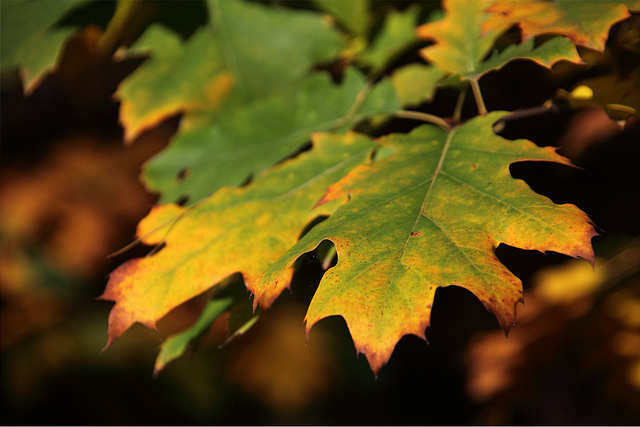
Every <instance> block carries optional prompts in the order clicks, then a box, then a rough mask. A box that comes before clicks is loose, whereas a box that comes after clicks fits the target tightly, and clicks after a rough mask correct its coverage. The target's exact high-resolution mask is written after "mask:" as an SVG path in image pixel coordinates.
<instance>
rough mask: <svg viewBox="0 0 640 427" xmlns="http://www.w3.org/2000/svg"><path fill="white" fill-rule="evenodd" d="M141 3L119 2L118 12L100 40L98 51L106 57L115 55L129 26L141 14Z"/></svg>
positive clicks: (124, 0)
mask: <svg viewBox="0 0 640 427" xmlns="http://www.w3.org/2000/svg"><path fill="white" fill-rule="evenodd" d="M140 5H141V2H139V1H135V0H118V3H117V4H116V11H115V13H114V14H113V17H112V18H111V20H110V21H109V24H107V29H106V30H105V32H104V34H103V35H102V37H101V38H100V40H98V49H99V51H100V52H101V53H102V54H104V55H105V56H108V55H111V54H113V52H115V50H116V49H117V48H118V43H120V42H121V39H122V34H123V33H124V32H125V29H126V27H127V25H129V24H130V22H131V20H132V19H133V18H134V17H135V15H136V13H138V12H139V8H140Z"/></svg>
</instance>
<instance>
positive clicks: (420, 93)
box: [391, 64, 447, 107]
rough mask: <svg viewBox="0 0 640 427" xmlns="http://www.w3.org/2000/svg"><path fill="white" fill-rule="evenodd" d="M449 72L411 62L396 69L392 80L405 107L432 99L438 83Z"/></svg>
mask: <svg viewBox="0 0 640 427" xmlns="http://www.w3.org/2000/svg"><path fill="white" fill-rule="evenodd" d="M446 75H447V73H446V72H445V71H442V70H441V69H439V68H436V67H431V66H428V65H422V64H409V65H406V66H404V67H402V68H399V69H398V70H396V71H394V72H393V74H392V75H391V81H392V82H393V86H394V87H395V89H396V92H397V93H398V98H399V99H400V104H402V106H403V107H406V106H414V105H417V104H420V103H422V102H425V101H430V100H431V99H432V98H433V95H434V93H435V90H436V87H437V85H436V84H437V83H438V82H439V81H440V80H442V79H443V78H444V77H445V76H446Z"/></svg>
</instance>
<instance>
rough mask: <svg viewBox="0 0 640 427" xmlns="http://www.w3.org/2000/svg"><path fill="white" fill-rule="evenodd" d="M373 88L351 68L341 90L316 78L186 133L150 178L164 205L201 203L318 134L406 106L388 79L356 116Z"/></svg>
mask: <svg viewBox="0 0 640 427" xmlns="http://www.w3.org/2000/svg"><path fill="white" fill-rule="evenodd" d="M365 86H366V81H365V79H364V77H363V76H362V75H361V74H360V73H359V72H358V71H356V70H354V69H348V70H347V72H346V74H345V76H344V79H343V81H342V84H341V85H339V86H337V85H335V84H334V83H333V82H331V79H330V77H329V76H328V75H326V74H323V73H317V74H313V75H311V76H309V78H307V79H306V80H305V81H304V82H303V84H302V85H301V86H300V87H299V90H298V92H297V93H296V94H295V97H294V98H293V99H290V98H288V97H283V96H272V97H269V98H265V99H262V100H260V101H257V102H254V103H252V104H251V105H248V106H246V107H245V108H243V109H241V110H238V111H235V110H232V111H229V112H226V111H225V112H223V114H222V115H221V116H218V117H217V119H218V120H215V121H214V122H213V123H212V124H209V125H208V126H205V125H200V126H199V127H195V128H191V129H189V130H185V131H180V132H179V133H178V135H177V136H176V137H175V138H174V140H173V141H172V142H171V144H170V145H169V147H168V148H167V149H165V150H164V151H163V152H162V153H160V154H159V155H157V156H156V157H154V158H153V159H152V160H151V161H150V162H149V163H148V164H146V165H145V167H144V170H143V179H144V181H145V183H146V184H147V186H148V187H149V188H150V189H152V190H155V191H158V192H161V202H163V203H168V202H175V201H176V200H178V199H180V198H181V197H185V196H186V197H188V198H189V201H190V203H193V202H196V201H197V200H199V199H201V198H202V197H205V196H207V195H209V194H211V193H213V192H214V191H216V190H217V189H219V188H221V187H224V186H234V185H240V184H241V183H242V182H244V181H246V180H247V178H249V177H250V176H251V175H252V174H258V173H259V172H260V171H261V170H262V169H263V168H267V167H269V166H272V165H273V164H275V163H277V162H278V161H279V160H281V159H282V158H284V157H286V156H289V155H291V154H292V153H293V152H295V150H296V149H298V148H299V147H300V146H301V145H302V144H304V143H306V142H307V141H309V138H310V135H311V134H312V133H314V132H323V131H328V130H330V129H333V128H336V127H339V126H340V125H346V126H352V125H353V124H354V123H357V122H358V121H360V120H362V119H363V118H366V117H369V116H371V115H375V114H381V113H385V112H391V111H395V110H397V109H398V108H399V103H398V101H397V96H396V94H395V91H394V88H393V87H392V85H391V84H390V83H389V82H382V83H379V84H378V85H376V86H375V87H374V88H373V89H372V91H371V92H370V93H369V94H368V96H367V97H366V99H365V100H364V102H363V104H362V105H361V106H360V108H358V109H356V110H353V111H352V107H353V106H354V104H356V101H357V99H358V97H359V96H360V93H361V92H362V91H363V89H364V88H365ZM185 172H186V173H185Z"/></svg>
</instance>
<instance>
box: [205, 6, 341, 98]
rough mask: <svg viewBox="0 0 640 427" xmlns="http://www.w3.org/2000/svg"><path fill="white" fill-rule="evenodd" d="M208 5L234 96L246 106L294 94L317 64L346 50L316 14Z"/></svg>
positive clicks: (258, 7) (263, 7)
mask: <svg viewBox="0 0 640 427" xmlns="http://www.w3.org/2000/svg"><path fill="white" fill-rule="evenodd" d="M208 4H209V10H210V13H211V21H212V26H213V30H214V32H215V39H216V43H218V45H219V47H220V50H221V52H222V55H223V58H224V61H225V64H226V68H227V70H228V71H229V72H230V73H231V75H232V76H233V81H234V86H233V92H234V95H235V96H236V97H237V98H238V100H240V101H241V102H243V103H244V102H248V101H252V100H254V99H256V98H260V97H264V96H268V95H273V94H276V93H282V92H288V93H292V92H295V91H296V90H297V87H298V85H297V83H298V82H300V81H302V80H303V79H304V78H305V77H306V76H307V74H308V73H309V71H310V70H311V68H312V66H313V65H314V64H317V63H322V62H326V61H330V60H331V59H333V58H335V57H336V56H337V55H338V53H340V51H341V50H342V48H343V47H344V42H343V41H342V38H341V37H340V33H339V32H338V31H337V30H336V29H335V28H333V27H330V26H329V24H328V23H327V21H326V20H324V19H322V16H320V15H319V14H317V13H314V12H309V11H305V10H292V9H285V8H269V7H266V6H264V5H261V4H257V3H250V2H240V1H227V0H225V1H218V0H209V1H208ZM258 71H259V72H258ZM285 76H286V77H285Z"/></svg>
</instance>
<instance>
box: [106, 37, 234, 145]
mask: <svg viewBox="0 0 640 427" xmlns="http://www.w3.org/2000/svg"><path fill="white" fill-rule="evenodd" d="M141 54H152V56H151V58H149V59H147V60H146V61H145V63H144V64H142V65H141V66H140V67H139V68H138V69H137V70H136V71H135V72H134V73H133V74H132V75H131V76H130V77H129V78H127V79H125V80H124V81H123V82H122V83H121V84H120V86H119V87H118V91H117V92H116V96H117V97H118V98H120V99H121V100H122V103H121V107H120V122H121V123H122V124H123V125H124V128H125V140H128V141H132V140H133V139H134V138H135V137H136V136H138V135H139V134H140V133H141V132H142V131H143V130H145V129H147V128H150V127H152V126H155V125H156V124H157V123H159V122H161V121H162V120H164V119H166V118H167V117H170V116H172V115H175V114H178V113H180V112H184V113H193V112H198V111H202V110H208V111H216V110H217V109H218V108H220V106H221V105H222V103H223V102H224V99H225V97H226V96H227V93H228V91H229V89H230V88H231V84H232V82H233V78H232V77H231V75H230V74H229V73H228V72H226V71H225V66H224V63H223V60H222V57H221V53H220V51H219V49H218V47H217V45H216V43H215V40H214V38H213V34H212V33H211V31H210V30H209V29H208V28H202V29H200V30H199V31H198V32H197V33H195V34H194V35H193V36H192V37H191V38H190V39H189V40H188V41H187V42H185V43H183V42H182V41H181V39H180V36H179V35H178V34H176V33H174V32H172V31H171V30H168V29H167V28H165V27H162V26H160V25H152V26H151V27H149V28H148V29H147V31H145V33H144V34H143V36H142V37H141V38H140V39H139V40H138V41H137V42H136V43H135V44H134V45H133V46H132V47H131V48H130V49H129V51H128V52H127V55H128V56H136V55H141Z"/></svg>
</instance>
